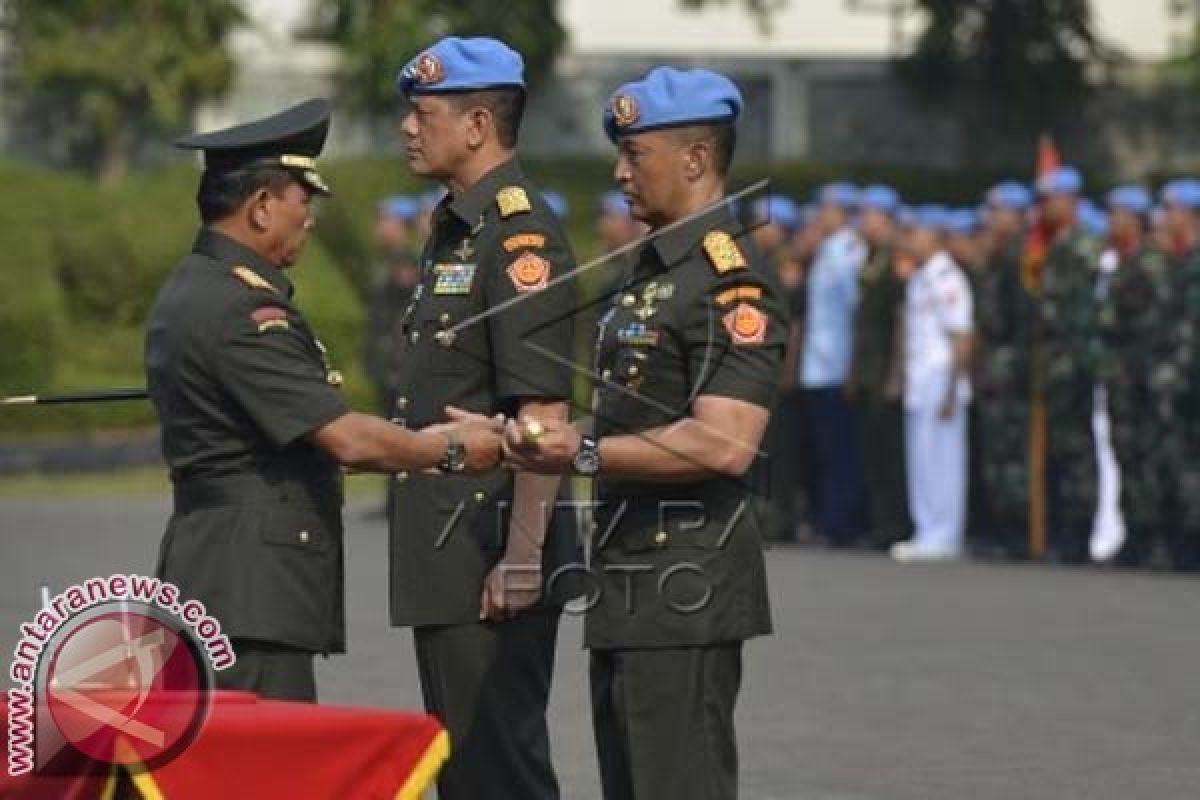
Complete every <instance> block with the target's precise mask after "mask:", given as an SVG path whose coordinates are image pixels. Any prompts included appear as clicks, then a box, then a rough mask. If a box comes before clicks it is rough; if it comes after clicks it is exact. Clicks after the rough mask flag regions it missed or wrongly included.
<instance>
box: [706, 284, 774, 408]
mask: <svg viewBox="0 0 1200 800" xmlns="http://www.w3.org/2000/svg"><path fill="white" fill-rule="evenodd" d="M687 317H688V318H687V321H686V324H685V329H684V330H685V333H684V338H685V347H686V357H687V361H688V368H689V369H688V374H689V376H690V379H691V381H692V386H691V396H692V397H699V396H700V395H714V396H718V397H730V398H733V399H735V400H744V401H745V402H748V403H754V404H755V405H758V406H762V407H763V408H768V409H769V408H770V407H771V406H772V405H773V404H774V400H775V392H776V389H777V388H778V386H779V379H780V371H781V369H782V367H783V351H784V346H785V344H786V340H787V322H786V320H787V316H786V313H785V311H784V305H783V302H782V299H781V298H780V297H779V295H778V294H777V292H776V291H775V290H774V288H773V287H772V286H770V285H769V284H766V283H761V282H757V281H751V280H749V276H748V275H744V276H743V277H742V278H741V279H739V278H736V277H735V278H734V279H733V280H732V281H726V282H722V283H719V284H718V285H716V286H715V287H714V288H712V289H711V290H710V291H708V292H705V293H703V294H702V295H701V296H700V297H699V298H698V299H697V300H696V301H695V302H693V303H692V304H691V305H690V306H689V308H688V312H687Z"/></svg>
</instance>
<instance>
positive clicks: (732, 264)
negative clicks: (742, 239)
mask: <svg viewBox="0 0 1200 800" xmlns="http://www.w3.org/2000/svg"><path fill="white" fill-rule="evenodd" d="M704 252H705V253H706V254H707V255H708V260H709V261H711V262H712V265H713V269H715V270H716V271H717V272H718V273H719V274H722V275H723V274H724V273H726V272H730V271H731V270H735V269H745V268H746V267H747V266H748V264H747V263H746V257H745V256H744V255H742V249H741V248H740V247H738V246H737V242H735V241H734V240H733V237H732V236H730V235H729V234H728V233H726V232H725V231H709V232H708V233H707V234H705V235H704Z"/></svg>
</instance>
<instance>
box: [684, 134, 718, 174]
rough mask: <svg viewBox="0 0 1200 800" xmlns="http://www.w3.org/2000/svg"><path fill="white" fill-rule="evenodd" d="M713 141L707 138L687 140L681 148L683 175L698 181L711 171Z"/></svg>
mask: <svg viewBox="0 0 1200 800" xmlns="http://www.w3.org/2000/svg"><path fill="white" fill-rule="evenodd" d="M712 159H713V141H712V139H710V138H708V137H698V138H689V139H688V140H687V144H686V145H684V148H683V174H684V176H685V177H686V178H687V179H688V180H689V181H698V180H700V179H701V178H703V177H704V176H705V175H707V174H708V173H709V171H710V170H711V169H712V163H713V162H712Z"/></svg>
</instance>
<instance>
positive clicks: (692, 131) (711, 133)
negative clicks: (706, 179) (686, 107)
mask: <svg viewBox="0 0 1200 800" xmlns="http://www.w3.org/2000/svg"><path fill="white" fill-rule="evenodd" d="M679 130H680V132H681V133H682V134H683V138H684V140H685V141H686V142H688V143H689V144H690V143H692V142H700V141H704V140H705V139H707V140H710V141H711V142H712V143H713V168H714V169H715V170H716V171H717V174H718V175H719V176H721V177H722V178H724V177H726V176H727V175H729V168H730V166H732V164H733V153H734V151H735V150H736V149H737V128H736V127H734V125H733V123H732V122H714V123H711V124H707V125H689V126H688V127H686V128H680V129H679Z"/></svg>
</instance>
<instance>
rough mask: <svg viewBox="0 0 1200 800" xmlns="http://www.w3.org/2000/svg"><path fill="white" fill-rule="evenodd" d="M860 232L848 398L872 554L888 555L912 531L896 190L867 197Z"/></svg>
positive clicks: (872, 189) (877, 189) (873, 191)
mask: <svg viewBox="0 0 1200 800" xmlns="http://www.w3.org/2000/svg"><path fill="white" fill-rule="evenodd" d="M860 199H861V210H862V217H861V222H860V225H859V230H860V232H861V234H862V237H863V239H864V241H866V243H867V248H868V250H867V260H866V262H865V263H864V264H863V268H862V271H861V272H859V276H858V287H859V306H858V313H857V314H856V315H855V319H854V355H853V358H852V359H851V364H850V375H849V376H848V377H847V379H846V392H847V394H848V396H849V398H850V400H851V402H853V403H854V404H855V406H856V408H857V409H858V413H859V415H860V416H859V419H860V420H861V424H862V442H861V444H862V447H863V455H862V463H863V473H864V477H865V478H866V482H867V497H868V501H869V503H870V523H869V525H870V534H869V536H868V540H867V541H868V544H869V545H870V546H871V547H874V548H878V549H882V550H886V549H887V548H888V547H890V546H891V545H893V544H895V543H896V542H898V541H900V540H901V539H904V538H906V537H907V534H908V532H909V531H910V530H911V529H912V521H911V520H910V518H909V514H908V498H907V497H906V496H905V486H906V485H907V477H906V471H905V468H904V409H903V407H902V403H901V392H902V389H903V385H902V384H903V377H902V372H901V367H900V361H901V359H900V357H899V352H900V351H899V350H898V348H899V347H902V346H903V345H902V344H901V336H900V331H901V330H902V327H901V326H903V324H904V323H903V312H904V286H905V281H904V279H903V278H901V277H900V276H899V275H898V274H897V273H896V270H895V268H894V256H895V252H894V244H895V242H894V239H895V236H896V232H895V220H894V219H893V215H894V214H895V212H896V209H897V208H898V207H899V205H900V198H899V196H898V195H897V194H896V192H895V190H893V189H892V188H890V187H887V186H869V187H867V188H866V189H864V190H863V193H862V197H861V198H860Z"/></svg>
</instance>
